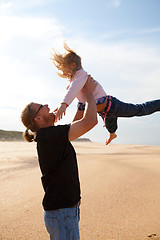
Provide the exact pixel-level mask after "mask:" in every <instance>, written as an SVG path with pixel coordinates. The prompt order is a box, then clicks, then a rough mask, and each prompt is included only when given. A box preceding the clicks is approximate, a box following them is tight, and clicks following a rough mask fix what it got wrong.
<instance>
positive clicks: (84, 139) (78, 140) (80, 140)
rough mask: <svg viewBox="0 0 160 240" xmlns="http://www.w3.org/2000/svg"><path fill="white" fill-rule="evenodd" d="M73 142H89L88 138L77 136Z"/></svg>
mask: <svg viewBox="0 0 160 240" xmlns="http://www.w3.org/2000/svg"><path fill="white" fill-rule="evenodd" d="M73 142H91V140H90V139H89V138H77V139H75V140H73Z"/></svg>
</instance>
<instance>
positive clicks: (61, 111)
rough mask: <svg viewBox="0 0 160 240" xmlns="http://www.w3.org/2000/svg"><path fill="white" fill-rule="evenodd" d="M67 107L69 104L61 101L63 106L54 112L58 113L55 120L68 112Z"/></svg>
mask: <svg viewBox="0 0 160 240" xmlns="http://www.w3.org/2000/svg"><path fill="white" fill-rule="evenodd" d="M67 107H68V105H67V104H66V103H61V106H60V107H59V108H57V109H55V110H54V113H55V115H56V116H55V117H56V118H55V122H57V121H58V120H61V119H62V117H63V116H64V115H65V114H66V108H67Z"/></svg>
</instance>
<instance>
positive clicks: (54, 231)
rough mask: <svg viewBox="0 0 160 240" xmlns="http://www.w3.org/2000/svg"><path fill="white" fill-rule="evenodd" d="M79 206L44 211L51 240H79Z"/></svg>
mask: <svg viewBox="0 0 160 240" xmlns="http://www.w3.org/2000/svg"><path fill="white" fill-rule="evenodd" d="M79 219H80V217H79V206H77V207H73V208H62V209H58V210H53V211H45V210H44V222H45V225H46V228H47V231H48V233H49V235H50V240H79V239H80V236H79Z"/></svg>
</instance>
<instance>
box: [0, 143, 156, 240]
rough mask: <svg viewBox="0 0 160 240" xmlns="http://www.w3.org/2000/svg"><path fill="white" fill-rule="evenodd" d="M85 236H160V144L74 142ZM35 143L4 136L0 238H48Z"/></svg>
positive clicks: (89, 239)
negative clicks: (14, 140)
mask: <svg viewBox="0 0 160 240" xmlns="http://www.w3.org/2000/svg"><path fill="white" fill-rule="evenodd" d="M73 145H74V147H75V149H76V152H77V157H78V165H79V176H80V182H81V196H82V203H81V206H80V211H81V220H80V235H81V239H82V240H97V239H98V240H111V239H112V240H147V239H156V240H160V146H145V145H116V144H111V145H109V146H105V145H104V144H100V143H92V142H91V143H90V142H73ZM40 177H41V173H40V170H39V167H38V162H37V155H36V144H35V143H27V142H23V141H22V142H0V196H1V197H0V209H1V216H0V240H43V239H45V240H47V239H49V237H48V234H47V232H46V229H45V226H44V222H43V211H42V205H41V201H42V198H43V189H42V186H41V180H40Z"/></svg>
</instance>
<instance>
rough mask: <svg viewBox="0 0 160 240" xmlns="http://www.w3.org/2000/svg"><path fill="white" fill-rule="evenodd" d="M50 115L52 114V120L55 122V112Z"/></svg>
mask: <svg viewBox="0 0 160 240" xmlns="http://www.w3.org/2000/svg"><path fill="white" fill-rule="evenodd" d="M50 116H51V118H52V121H53V123H54V122H55V114H54V113H50Z"/></svg>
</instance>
